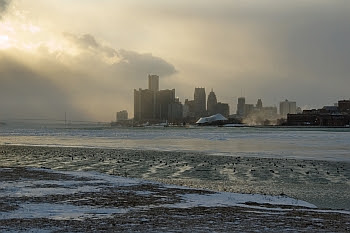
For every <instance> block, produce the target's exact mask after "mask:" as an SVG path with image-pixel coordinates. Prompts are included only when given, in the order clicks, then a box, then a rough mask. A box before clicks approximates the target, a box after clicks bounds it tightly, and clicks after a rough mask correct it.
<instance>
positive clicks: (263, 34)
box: [0, 0, 350, 121]
mask: <svg viewBox="0 0 350 233" xmlns="http://www.w3.org/2000/svg"><path fill="white" fill-rule="evenodd" d="M7 2H11V4H10V5H8V6H7V7H5V8H4V9H5V11H2V12H0V59H2V60H1V61H0V62H1V63H0V68H1V67H2V70H0V72H2V74H3V75H2V77H0V78H1V84H2V85H1V86H0V107H1V106H4V105H7V104H8V103H9V101H8V99H10V97H13V98H15V96H10V95H4V94H2V95H1V92H2V91H4V89H5V87H6V85H5V84H6V82H7V85H8V86H11V85H12V86H11V87H13V86H14V81H13V82H12V83H11V82H10V78H12V79H13V80H15V78H16V77H18V73H19V72H18V70H21V66H24V67H25V68H26V70H25V71H26V72H27V73H28V72H29V75H28V77H26V74H27V73H26V72H24V71H23V72H22V73H21V75H22V76H23V77H22V76H21V78H23V79H26V80H30V81H32V83H36V84H37V85H38V86H40V82H42V83H46V82H47V81H50V82H51V86H50V85H47V86H48V88H49V89H50V88H51V89H50V90H53V89H54V88H56V89H58V90H59V91H60V94H61V95H66V96H67V100H65V102H66V103H69V104H72V108H74V109H81V110H82V111H81V112H82V114H81V115H84V114H85V115H86V116H87V117H88V118H91V119H99V120H107V121H109V120H111V119H113V116H114V114H113V112H115V111H119V110H122V109H127V110H128V111H129V113H130V116H132V113H133V96H132V91H133V89H134V88H145V87H146V86H147V85H146V83H147V82H146V81H147V80H146V77H147V74H148V73H155V74H159V75H160V76H161V82H160V85H161V88H162V89H163V88H164V89H166V88H176V94H177V95H178V96H180V99H181V101H182V102H183V101H184V99H185V98H190V99H191V98H193V89H194V87H195V86H204V87H206V88H207V90H210V88H214V90H215V91H216V94H217V96H220V101H223V102H229V103H230V104H231V107H233V106H234V105H236V101H237V99H236V97H238V95H240V93H241V90H242V89H243V90H244V91H243V92H244V93H245V94H246V97H247V101H248V102H256V99H257V98H263V101H264V105H275V104H278V102H279V101H280V100H283V99H285V98H288V99H291V100H296V101H297V103H298V104H299V103H300V105H305V104H309V105H312V104H315V105H316V107H322V105H321V104H332V103H333V102H334V101H336V100H337V99H338V98H339V96H344V97H345V98H348V97H347V96H346V93H348V91H347V88H346V87H347V86H349V85H350V83H349V79H348V74H349V73H350V71H349V67H350V65H349V61H350V59H349V54H350V51H349V48H350V47H349V46H347V44H348V41H349V39H350V33H349V30H348V22H349V20H350V8H349V6H350V4H348V3H346V2H345V1H337V2H335V1H332V2H331V1H322V0H321V1H320V0H310V1H308V3H306V2H305V1H295V2H288V3H285V2H281V1H278V0H268V1H264V2H261V1H257V0H249V1H229V0H223V1H219V2H217V3H216V2H215V3H213V2H212V1H209V0H200V1H199V0H194V1H191V2H188V1H185V0H179V1H176V2H168V1H160V0H151V1H140V0H130V1H121V0H115V1H114V0H113V1H112V0H101V1H97V0H89V1H88V0H75V1H70V0H50V1H48V0H36V1H27V0H13V1H7ZM13 58H15V59H16V62H17V63H18V64H16V66H15V64H12V65H13V66H14V68H13V69H11V70H10V68H8V67H10V66H9V65H8V64H7V63H6V62H7V61H9V60H10V59H13ZM5 64H6V65H5ZM19 65H21V66H19ZM175 67H176V68H175ZM22 68H23V67H22ZM10 71H11V72H10ZM31 71H34V72H35V74H30V72H31ZM6 72H8V73H6ZM5 74H6V75H7V76H6V77H5ZM31 75H32V76H31ZM34 77H35V78H36V81H35V82H34V81H33V80H32V79H34ZM4 79H5V81H6V82H5V84H4V81H3V80H4ZM22 81H23V80H22ZM28 82H29V81H28ZM10 84H11V85H10ZM16 88H17V89H16ZM23 89H24V87H22V86H21V85H20V82H18V85H17V86H15V88H14V89H13V90H18V92H19V93H21V91H23ZM36 90H37V89H36V88H34V87H33V92H35V91H36ZM310 90H320V91H318V92H315V91H310ZM52 92H53V91H52ZM326 92H327V93H329V96H331V97H329V98H328V99H327V97H325V95H322V94H320V93H326ZM48 93H50V92H48ZM46 94H47V93H45V95H43V97H42V99H50V98H47V96H46ZM28 96H29V97H30V94H28ZM29 97H26V98H23V99H25V100H26V99H30V98H29ZM1 99H2V100H3V102H1ZM4 99H7V101H4ZM50 101H52V102H55V100H50ZM32 102H33V101H32ZM32 102H31V103H28V104H27V105H30V104H33V103H32ZM19 103H20V100H19V101H18V102H16V104H19ZM33 105H34V104H33ZM35 105H38V104H35ZM320 105H321V106H320ZM12 106H13V105H12ZM64 107H67V104H66V105H65V106H62V110H60V111H61V112H62V111H63V112H64V111H66V110H64ZM67 108H68V107H67ZM234 108H235V107H234ZM234 108H232V111H231V112H234ZM3 109H4V108H3ZM42 109H44V108H42ZM49 111H50V109H48V110H47V111H46V112H49ZM67 111H68V110H67ZM5 112H6V111H5ZM8 112H9V111H8ZM61 115H62V114H61Z"/></svg>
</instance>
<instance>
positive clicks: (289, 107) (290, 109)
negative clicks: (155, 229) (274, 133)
mask: <svg viewBox="0 0 350 233" xmlns="http://www.w3.org/2000/svg"><path fill="white" fill-rule="evenodd" d="M296 110H297V104H296V102H292V101H288V100H285V101H283V102H280V115H282V116H287V115H288V114H295V113H296Z"/></svg>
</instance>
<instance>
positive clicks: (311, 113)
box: [286, 100, 350, 127]
mask: <svg viewBox="0 0 350 233" xmlns="http://www.w3.org/2000/svg"><path fill="white" fill-rule="evenodd" d="M347 104H350V100H349V101H348V102H347V101H345V102H344V101H343V100H340V101H339V102H338V106H325V107H323V108H321V109H311V110H304V111H303V112H302V113H298V114H288V115H287V122H286V124H287V125H290V126H326V127H342V126H347V125H349V124H350V111H348V110H349V109H350V108H349V109H348V108H347V107H349V105H347ZM339 106H340V107H339Z"/></svg>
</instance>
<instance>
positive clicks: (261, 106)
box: [256, 99, 263, 110]
mask: <svg viewBox="0 0 350 233" xmlns="http://www.w3.org/2000/svg"><path fill="white" fill-rule="evenodd" d="M256 108H257V109H258V110H261V109H262V108H263V104H262V101H261V99H258V102H257V103H256Z"/></svg>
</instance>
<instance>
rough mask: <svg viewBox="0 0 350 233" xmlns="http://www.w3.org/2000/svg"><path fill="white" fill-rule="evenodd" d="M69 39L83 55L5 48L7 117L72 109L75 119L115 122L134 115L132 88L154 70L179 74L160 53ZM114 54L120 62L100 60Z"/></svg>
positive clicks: (2, 78)
mask: <svg viewBox="0 0 350 233" xmlns="http://www.w3.org/2000/svg"><path fill="white" fill-rule="evenodd" d="M64 37H65V39H67V40H68V41H69V42H70V46H73V47H77V48H78V53H75V54H72V53H70V52H68V51H66V50H65V49H62V50H56V51H51V52H50V49H49V48H48V47H46V45H45V44H42V45H41V46H40V47H38V49H37V50H35V51H32V52H26V51H24V50H19V49H14V48H12V49H8V50H0V58H1V60H0V74H1V75H0V82H1V85H0V109H1V110H2V111H1V112H5V113H6V116H8V117H10V116H20V117H21V116H23V117H24V116H47V117H51V118H58V117H60V116H62V113H64V112H68V113H69V115H70V117H71V118H74V119H75V120H97V121H110V120H113V119H114V113H115V112H116V111H120V110H123V109H127V110H129V113H130V115H131V116H132V113H133V111H132V110H133V89H134V88H139V87H142V88H145V87H146V84H147V75H148V74H149V73H152V72H154V73H156V74H158V75H160V76H161V77H162V78H164V77H166V76H169V75H172V74H174V73H175V72H176V70H175V68H174V66H173V65H171V64H170V63H168V62H167V61H165V60H164V59H162V58H160V57H156V56H153V55H152V54H149V53H147V54H142V53H138V52H134V51H128V50H123V49H121V50H119V51H118V52H117V50H116V49H114V48H112V47H110V46H107V45H104V44H103V43H102V42H100V41H98V40H97V39H96V38H94V36H92V35H91V34H84V35H83V36H77V35H74V34H65V35H64ZM112 56H113V57H115V56H116V57H117V58H118V60H115V61H114V62H112V63H110V62H108V61H106V60H105V59H101V58H102V57H103V58H110V57H112ZM0 117H4V114H2V116H0Z"/></svg>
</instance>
